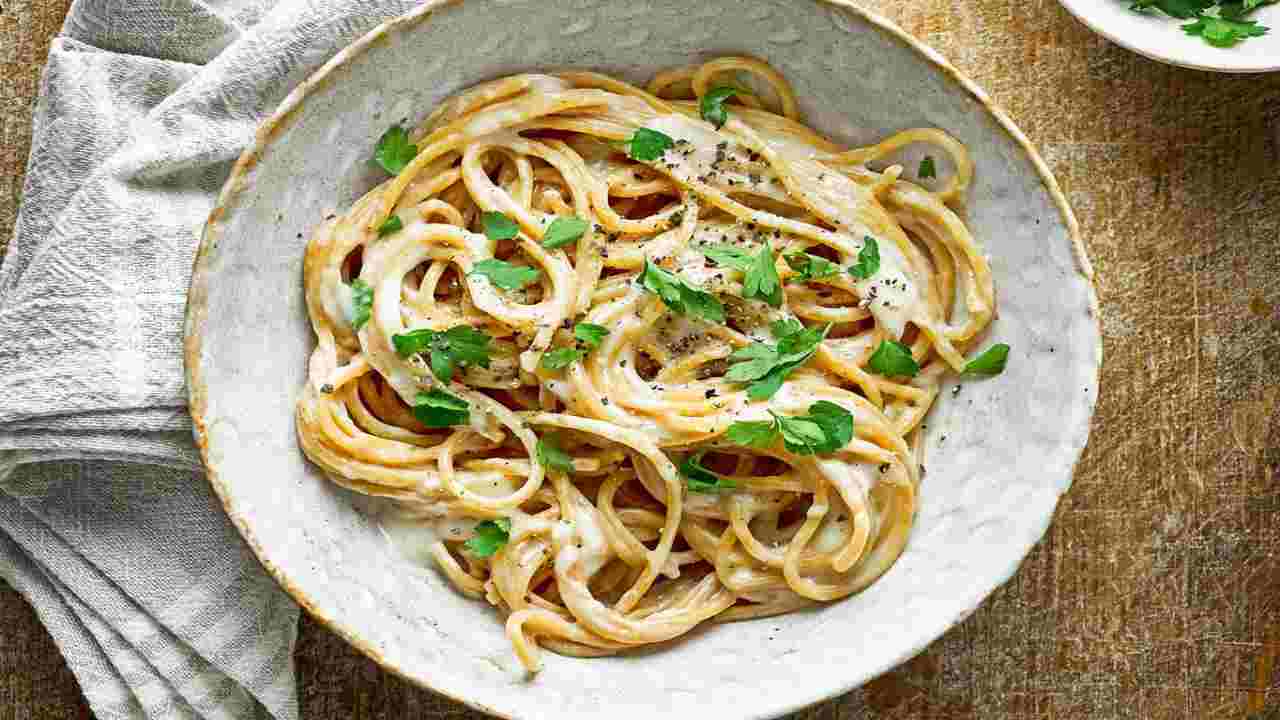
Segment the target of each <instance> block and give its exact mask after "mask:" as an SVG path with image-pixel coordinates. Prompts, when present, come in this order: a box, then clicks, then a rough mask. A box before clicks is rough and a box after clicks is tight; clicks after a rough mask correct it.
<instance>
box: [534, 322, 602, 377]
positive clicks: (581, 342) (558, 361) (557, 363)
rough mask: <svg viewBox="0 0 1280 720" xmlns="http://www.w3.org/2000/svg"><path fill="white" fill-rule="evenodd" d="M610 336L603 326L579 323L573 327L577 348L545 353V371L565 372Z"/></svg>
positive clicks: (543, 360) (543, 363)
mask: <svg viewBox="0 0 1280 720" xmlns="http://www.w3.org/2000/svg"><path fill="white" fill-rule="evenodd" d="M608 334H609V329H608V328H606V327H604V326H602V325H596V324H594V323H578V324H577V325H574V326H573V337H574V338H575V339H577V341H578V344H577V346H576V347H562V348H556V349H555V350H552V351H550V352H546V353H543V355H542V362H541V365H542V367H543V369H545V370H563V369H565V368H567V367H569V366H570V365H572V364H573V363H575V362H577V361H579V360H581V359H583V358H585V357H586V356H587V355H589V354H591V351H592V350H595V349H596V348H598V347H600V344H601V343H603V342H604V338H605V336H606V335H608Z"/></svg>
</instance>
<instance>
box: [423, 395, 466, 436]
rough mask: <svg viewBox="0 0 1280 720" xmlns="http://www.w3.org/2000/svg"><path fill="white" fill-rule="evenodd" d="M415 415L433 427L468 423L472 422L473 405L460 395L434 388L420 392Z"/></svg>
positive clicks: (424, 423)
mask: <svg viewBox="0 0 1280 720" xmlns="http://www.w3.org/2000/svg"><path fill="white" fill-rule="evenodd" d="M413 416H414V417H416V418H418V421H419V422H421V423H422V424H423V425H426V426H427V427H431V428H442V427H453V426H454V425H466V424H468V423H470V422H471V406H470V405H468V404H467V401H466V400H463V399H462V398H460V397H457V396H455V395H450V394H449V393H447V392H445V391H443V390H441V389H440V388H432V389H431V390H429V391H427V392H421V391H419V392H418V396H417V397H416V398H415V399H414V403H413Z"/></svg>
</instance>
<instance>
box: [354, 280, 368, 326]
mask: <svg viewBox="0 0 1280 720" xmlns="http://www.w3.org/2000/svg"><path fill="white" fill-rule="evenodd" d="M351 307H352V310H353V312H352V315H351V327H353V328H355V329H356V330H359V329H360V328H362V327H364V324H365V323H367V322H369V316H370V315H371V314H372V313H373V288H371V287H369V283H367V282H365V281H364V280H361V279H360V278H356V279H355V280H352V281H351Z"/></svg>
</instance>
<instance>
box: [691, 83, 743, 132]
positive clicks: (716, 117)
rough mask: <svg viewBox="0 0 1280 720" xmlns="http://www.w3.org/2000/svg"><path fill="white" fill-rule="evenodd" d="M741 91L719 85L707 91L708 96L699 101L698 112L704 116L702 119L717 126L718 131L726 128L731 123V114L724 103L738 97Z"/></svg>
mask: <svg viewBox="0 0 1280 720" xmlns="http://www.w3.org/2000/svg"><path fill="white" fill-rule="evenodd" d="M739 92H741V91H740V90H738V88H736V87H732V86H730V85H717V86H716V87H713V88H711V89H710V90H708V91H707V94H706V95H703V96H702V99H701V100H700V101H698V112H699V113H700V114H701V115H702V119H703V120H706V121H707V122H709V123H711V124H712V125H715V126H716V129H717V130H719V129H720V128H722V127H724V124H725V123H726V122H728V121H729V113H728V111H726V110H725V109H724V101H725V100H728V99H729V98H731V97H733V96H734V95H737V94H738V93H739Z"/></svg>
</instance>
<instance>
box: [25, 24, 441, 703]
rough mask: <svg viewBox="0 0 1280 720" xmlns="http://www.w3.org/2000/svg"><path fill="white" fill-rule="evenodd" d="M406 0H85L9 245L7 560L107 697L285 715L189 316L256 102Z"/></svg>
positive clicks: (287, 614) (277, 93) (260, 111)
mask: <svg viewBox="0 0 1280 720" xmlns="http://www.w3.org/2000/svg"><path fill="white" fill-rule="evenodd" d="M416 4H417V3H416V2H413V1H412V0H284V1H282V2H271V1H270V0H76V1H75V2H74V3H73V5H72V7H71V10H70V13H69V15H68V17H67V21H66V24H65V25H64V27H63V29H62V33H61V34H60V35H59V37H58V38H57V39H56V40H55V41H54V42H53V46H52V49H51V50H50V53H49V62H48V65H47V67H46V69H45V73H44V77H43V80H42V85H41V90H40V98H39V102H38V105H37V108H36V115H35V121H34V127H35V130H34V134H33V139H32V147H31V157H30V160H29V163H28V167H27V176H26V186H25V188H24V196H23V202H22V208H21V212H20V214H19V217H18V222H17V226H16V231H15V233H14V237H13V239H12V241H11V242H10V245H9V250H8V254H7V255H6V257H5V259H4V263H3V265H0V369H2V372H0V576H2V577H4V578H5V580H7V581H8V582H9V584H11V585H12V586H13V587H15V588H16V589H17V590H18V591H19V592H21V593H22V594H23V595H24V596H25V597H26V598H27V600H28V601H29V602H31V604H32V605H33V606H34V607H35V609H36V611H37V613H38V614H39V616H40V618H41V620H42V621H43V622H44V623H45V624H46V625H47V626H48V628H49V632H50V633H51V634H52V636H53V638H54V641H55V642H56V643H57V644H58V647H59V648H60V649H61V650H62V653H63V655H64V656H65V657H66V660H67V663H68V665H69V666H70V667H71V670H72V672H73V673H74V674H75V676H76V678H77V680H78V681H79V682H80V686H81V688H82V689H83V691H84V694H85V697H86V698H87V699H88V702H89V705H90V706H91V707H92V709H93V712H94V714H95V715H97V717H98V718H101V719H102V720H114V719H115V718H130V719H133V718H228V719H230V718H237V719H239V718H258V717H261V718H268V717H274V718H285V719H288V718H296V717H297V716H298V708H297V693H296V688H295V681H294V674H293V660H292V651H293V645H294V640H295V638H296V632H297V617H298V609H297V607H296V606H295V605H294V604H293V603H292V602H291V601H290V600H289V598H288V597H287V596H286V595H285V594H284V593H283V592H281V591H280V589H279V588H278V587H277V586H276V585H275V584H274V582H273V581H272V580H271V579H270V578H269V577H268V576H267V575H266V574H265V573H264V572H263V570H262V568H261V567H260V566H259V565H258V563H257V561H256V560H255V558H254V557H253V556H252V554H251V553H250V552H249V551H248V549H247V548H246V546H245V545H244V543H243V542H242V541H241V540H240V538H239V536H238V535H237V534H236V532H235V530H234V528H233V527H232V526H231V524H230V523H229V522H228V521H227V519H226V517H225V516H224V515H223V513H222V510H221V507H220V505H219V503H218V501H217V499H216V498H215V497H214V496H213V494H212V493H211V491H210V489H209V486H208V484H207V483H206V482H205V480H204V478H203V477H202V475H201V472H200V464H199V456H198V454H197V452H196V450H195V448H194V445H193V443H192V440H191V420H190V417H189V416H188V415H187V412H186V407H185V405H186V393H185V389H184V387H183V372H182V370H183V368H182V342H181V341H182V321H183V311H184V305H185V302H186V292H187V283H188V280H189V278H190V272H191V264H192V260H193V258H194V255H195V249H196V245H197V242H198V237H199V233H200V229H201V227H202V225H203V222H204V219H205V217H206V215H207V214H208V212H209V211H210V209H211V208H212V206H213V201H214V196H215V194H216V192H217V190H218V189H219V187H220V186H221V184H222V182H223V181H224V179H225V178H226V176H227V174H228V173H229V171H230V168H231V164H232V162H234V160H235V158H236V157H237V156H238V155H239V153H240V151H241V149H242V148H243V147H244V146H245V145H246V144H247V143H248V142H249V141H250V140H251V138H252V136H253V132H254V129H255V127H256V125H257V124H258V122H259V121H260V120H261V119H262V118H263V117H264V116H265V115H266V114H267V113H269V112H270V111H271V110H272V109H273V108H274V107H275V106H276V105H277V104H278V103H279V102H280V101H281V100H282V99H283V98H284V96H285V95H286V94H287V93H288V92H289V90H291V89H292V88H293V87H294V86H295V85H297V84H298V83H299V82H301V81H302V80H303V79H305V78H306V76H307V75H308V74H310V73H311V72H313V71H314V70H315V69H316V68H317V67H319V65H320V64H322V63H323V62H324V61H325V60H327V59H328V58H329V57H331V56H332V55H333V54H334V53H335V52H337V51H338V50H339V49H340V48H342V47H343V46H345V45H347V44H348V43H350V42H351V41H353V40H355V39H356V38H358V37H359V36H360V35H362V34H364V33H365V32H367V31H368V30H370V29H372V28H373V27H374V26H376V25H377V24H378V23H380V22H383V21H385V20H387V19H389V18H391V17H394V16H396V15H399V14H401V13H403V12H406V11H407V10H409V9H411V7H412V6H414V5H416Z"/></svg>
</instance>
